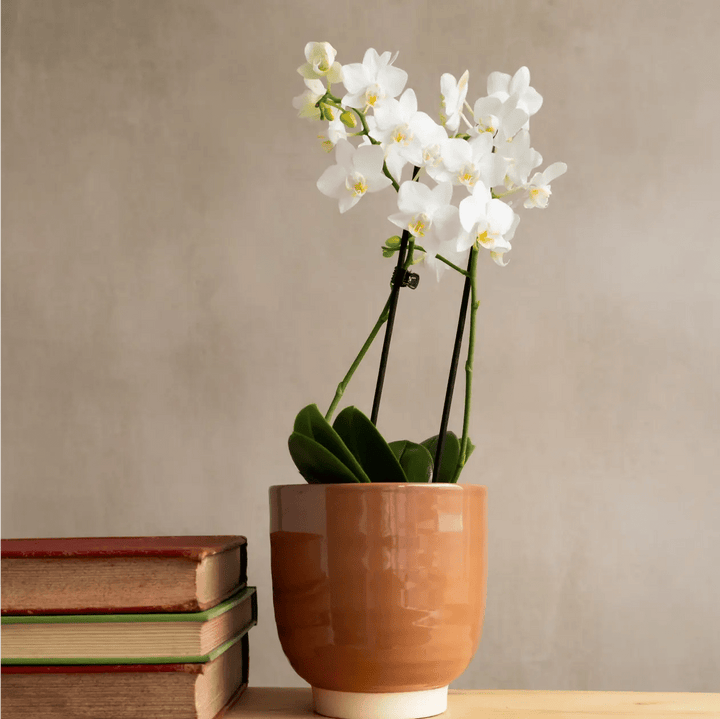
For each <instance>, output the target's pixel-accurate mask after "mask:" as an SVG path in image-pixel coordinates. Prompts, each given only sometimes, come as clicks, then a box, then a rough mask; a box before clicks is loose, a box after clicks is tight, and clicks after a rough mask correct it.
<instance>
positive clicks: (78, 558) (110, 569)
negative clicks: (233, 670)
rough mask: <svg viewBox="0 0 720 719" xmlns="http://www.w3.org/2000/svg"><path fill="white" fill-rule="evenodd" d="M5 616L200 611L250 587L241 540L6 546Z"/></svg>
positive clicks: (10, 542) (8, 542) (20, 542)
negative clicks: (246, 586) (248, 585)
mask: <svg viewBox="0 0 720 719" xmlns="http://www.w3.org/2000/svg"><path fill="white" fill-rule="evenodd" d="M1 544H2V562H1V564H2V614H4V615H7V614H102V613H121V612H128V613H138V612H197V611H202V610H205V609H209V608H210V607H214V606H215V605H217V604H219V603H220V602H222V601H224V600H225V599H227V598H228V597H230V596H232V595H233V594H235V593H236V592H237V591H238V590H239V589H240V588H242V587H243V586H245V585H246V583H247V540H246V538H245V537H240V536H226V535H224V536H188V537H81V538H65V539H3V540H2V543H1Z"/></svg>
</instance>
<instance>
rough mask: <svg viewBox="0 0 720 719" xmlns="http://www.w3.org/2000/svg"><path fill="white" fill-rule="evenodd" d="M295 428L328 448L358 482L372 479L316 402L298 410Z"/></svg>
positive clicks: (298, 432) (299, 432) (297, 431)
mask: <svg viewBox="0 0 720 719" xmlns="http://www.w3.org/2000/svg"><path fill="white" fill-rule="evenodd" d="M293 429H294V431H295V432H296V433H297V434H300V435H303V436H305V437H308V438H309V439H312V440H315V442H316V443H317V444H319V445H321V446H322V447H324V448H325V449H326V450H328V452H330V454H332V455H334V456H335V457H336V458H337V459H338V460H339V461H340V463H341V464H343V465H345V467H346V469H348V470H349V471H350V472H351V473H352V474H354V475H355V477H356V480H357V481H358V482H369V481H370V478H369V477H368V476H367V474H366V473H365V472H364V471H363V468H362V467H361V466H360V463H359V462H358V461H357V459H355V456H354V455H353V453H352V452H351V451H350V449H349V448H348V447H347V446H346V444H345V443H344V442H343V440H342V439H341V437H340V436H339V435H338V433H337V432H336V431H335V430H334V429H333V428H332V427H331V426H330V423H329V422H328V421H327V420H326V419H325V417H323V416H322V414H321V412H320V410H319V409H318V407H317V405H316V404H309V405H308V406H307V407H304V408H303V409H301V410H300V412H298V415H297V417H296V418H295V426H294V428H293ZM296 464H297V463H296ZM298 469H299V467H298ZM303 476H304V475H303Z"/></svg>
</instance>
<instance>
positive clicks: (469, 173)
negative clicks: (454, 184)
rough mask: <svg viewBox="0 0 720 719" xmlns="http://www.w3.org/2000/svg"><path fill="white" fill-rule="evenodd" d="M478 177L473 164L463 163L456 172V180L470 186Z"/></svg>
mask: <svg viewBox="0 0 720 719" xmlns="http://www.w3.org/2000/svg"><path fill="white" fill-rule="evenodd" d="M477 179H478V172H477V169H476V168H475V166H474V165H465V166H464V167H463V168H462V169H461V170H460V172H458V180H459V182H460V184H461V185H465V186H466V187H472V186H473V185H474V184H475V183H476V182H477Z"/></svg>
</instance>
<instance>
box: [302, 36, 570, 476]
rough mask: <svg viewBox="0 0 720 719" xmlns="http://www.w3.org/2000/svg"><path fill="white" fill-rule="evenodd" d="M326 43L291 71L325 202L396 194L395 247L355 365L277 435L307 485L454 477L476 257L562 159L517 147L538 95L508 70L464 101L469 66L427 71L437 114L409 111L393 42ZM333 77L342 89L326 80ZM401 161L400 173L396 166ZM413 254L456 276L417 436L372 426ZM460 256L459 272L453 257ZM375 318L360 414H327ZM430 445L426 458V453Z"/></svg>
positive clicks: (499, 252) (343, 204)
mask: <svg viewBox="0 0 720 719" xmlns="http://www.w3.org/2000/svg"><path fill="white" fill-rule="evenodd" d="M336 55H337V52H336V50H335V49H334V48H333V47H332V46H331V45H330V44H329V43H327V42H311V43H308V44H307V45H306V47H305V59H306V62H305V63H304V64H303V65H301V66H300V67H299V68H298V72H299V73H300V75H301V76H302V77H303V78H304V81H305V86H306V89H305V92H303V93H302V94H301V95H299V96H298V97H296V98H295V99H294V101H293V105H294V107H295V108H296V109H298V110H299V115H300V117H303V118H307V119H309V120H312V121H316V122H320V123H323V125H322V126H323V130H322V131H321V132H320V133H319V135H318V137H319V139H320V140H321V143H322V146H323V147H324V148H325V149H326V150H327V151H329V152H331V151H333V150H334V152H335V164H334V165H332V166H331V167H328V168H327V169H326V170H325V172H323V174H322V176H321V177H320V179H319V180H318V182H317V187H318V189H319V190H320V192H322V193H323V194H325V195H327V196H328V197H331V198H333V199H335V200H337V201H338V208H339V210H340V212H341V213H344V212H347V211H348V210H350V209H351V208H352V207H354V206H355V205H357V204H358V203H359V202H360V200H361V199H362V198H363V197H364V196H365V195H366V194H367V193H368V192H378V191H380V190H384V189H386V188H388V187H392V188H394V190H395V191H396V192H397V210H398V211H397V212H395V213H393V214H391V215H390V217H389V218H388V219H389V221H390V222H391V223H392V224H394V225H396V226H397V227H399V228H400V229H401V230H402V231H403V233H402V236H398V235H394V236H393V237H390V238H389V239H388V240H386V241H385V243H384V245H383V247H382V251H383V255H384V256H385V257H392V256H394V255H395V254H396V253H397V255H398V258H397V268H396V272H395V273H394V274H393V281H392V283H391V286H392V291H391V294H390V297H389V298H388V301H387V303H386V305H385V307H384V308H383V311H382V313H381V314H380V317H379V318H378V321H377V323H376V324H375V327H374V328H373V330H372V331H371V333H370V336H369V337H368V339H367V341H366V342H365V344H364V345H363V348H362V349H361V350H360V353H359V354H358V356H357V358H356V359H355V362H354V363H353V365H352V366H351V368H350V370H349V371H348V373H347V374H346V376H345V378H344V379H343V380H342V382H340V384H339V385H338V388H337V390H336V393H335V397H334V399H333V401H332V403H331V405H330V408H329V409H328V411H327V413H326V414H325V415H324V416H323V415H322V414H321V412H320V410H319V409H318V407H317V405H315V404H312V405H309V406H308V407H305V408H304V409H303V410H301V411H300V413H299V414H298V416H297V418H296V420H295V426H294V430H293V433H292V434H291V436H290V439H289V447H290V453H291V456H292V458H293V460H294V462H295V464H296V466H297V467H298V469H299V470H300V473H301V474H302V475H303V477H304V478H305V479H306V480H307V481H308V482H320V483H335V482H393V481H397V482H408V481H409V482H428V481H440V482H443V481H444V482H457V480H458V477H459V475H460V472H461V470H462V468H463V467H464V465H465V462H466V461H467V459H468V457H469V456H470V453H471V452H472V450H473V449H474V447H473V444H472V442H471V441H470V438H469V435H468V426H469V418H470V399H471V388H472V367H473V355H474V344H475V315H476V311H477V307H478V305H479V301H478V298H477V282H476V278H477V262H478V254H479V253H480V252H481V251H482V250H488V251H489V253H490V257H491V258H492V259H493V260H494V261H495V263H497V264H498V265H501V266H505V265H507V260H506V258H505V255H506V254H507V253H508V252H509V251H510V249H511V242H512V241H513V239H514V236H515V232H516V230H517V227H518V224H519V222H520V216H519V215H518V214H517V212H516V209H519V208H520V207H521V206H522V208H523V209H534V208H545V207H547V205H548V200H549V198H550V194H551V188H550V184H551V182H552V181H553V180H554V179H556V178H557V177H559V176H560V175H562V174H563V173H564V172H565V171H566V170H567V166H566V165H565V164H564V163H562V162H555V163H553V164H551V165H549V166H548V167H546V168H545V170H543V171H542V172H534V173H533V170H535V169H536V168H538V167H539V166H540V165H542V162H543V159H542V157H541V155H540V153H539V152H537V151H536V150H535V149H533V148H532V147H531V145H530V133H529V125H530V118H531V117H532V116H533V115H534V114H535V113H536V112H537V111H538V110H539V109H540V107H541V105H542V97H541V96H540V94H539V93H538V92H537V91H536V90H535V89H534V88H532V87H531V86H530V72H529V70H528V69H527V68H526V67H521V68H520V69H519V70H518V71H517V72H516V73H515V74H514V75H512V76H510V75H507V74H504V73H500V72H493V73H491V74H490V75H489V77H488V79H487V95H485V96H484V97H480V98H479V99H477V100H476V101H475V103H474V105H472V106H471V105H470V104H469V103H468V101H467V94H468V78H469V73H468V71H467V70H466V71H465V72H464V73H463V74H462V75H461V77H460V78H459V79H456V78H455V77H454V76H453V75H451V74H449V73H445V74H443V75H442V76H441V78H440V114H439V118H438V119H439V122H436V121H435V120H433V118H432V117H430V115H428V114H426V113H424V112H422V111H419V110H418V106H417V98H416V96H415V92H414V91H413V90H412V89H410V88H406V83H407V79H408V75H407V73H406V72H405V71H404V70H401V69H400V68H398V67H395V65H394V62H395V60H396V58H397V53H395V55H391V53H390V52H384V53H382V55H380V54H378V53H377V52H376V51H375V50H374V49H373V48H370V49H369V50H368V51H367V52H366V53H365V56H364V58H363V61H362V62H361V63H351V64H347V65H340V63H339V62H337V61H336ZM338 84H342V86H343V87H344V92H342V91H338V90H337V89H334V86H336V85H338ZM410 168H412V176H411V178H410V179H407V178H405V179H403V175H407V174H409V173H408V172H407V171H408V170H409V169H410ZM417 264H422V265H424V266H425V267H426V268H428V269H429V270H430V271H431V272H432V274H434V275H435V277H436V278H437V279H438V280H439V279H440V278H441V276H442V275H443V273H444V272H445V271H446V270H447V269H452V270H454V271H455V272H458V273H460V274H461V275H463V276H464V277H465V291H464V293H463V304H462V305H461V312H460V321H459V323H458V333H457V338H456V343H455V352H454V354H453V362H452V366H451V371H450V380H449V382H448V392H447V395H446V401H445V407H444V410H443V419H442V422H441V427H440V432H439V434H438V435H435V436H434V437H430V438H429V439H427V440H425V441H424V442H420V443H415V442H410V441H408V440H399V441H396V442H390V443H387V442H386V441H385V439H384V438H383V437H382V436H381V435H380V433H379V432H378V430H377V429H376V427H375V422H376V419H377V409H378V405H379V398H380V392H381V389H382V380H383V377H384V368H385V363H386V361H387V352H388V349H389V340H390V334H391V332H392V323H393V320H394V312H395V307H396V305H397V296H398V291H399V289H400V287H403V286H408V285H409V286H411V287H415V286H416V285H417V281H418V276H417V275H416V274H415V273H413V272H411V271H410V267H412V266H414V265H417ZM463 265H465V266H466V269H463V268H462V266H463ZM468 302H469V303H470V333H469V341H468V356H467V361H466V363H465V373H466V378H465V412H464V421H463V430H462V436H461V438H458V437H457V436H456V435H455V434H454V433H452V432H448V431H447V418H448V415H449V410H450V402H451V399H452V393H453V387H454V380H455V369H456V367H457V360H458V353H459V349H460V342H461V340H462V333H463V327H464V324H465V315H466V309H467V305H468ZM386 322H387V323H388V329H387V331H386V336H385V346H384V348H383V359H382V360H381V367H380V376H379V377H378V388H377V390H376V395H375V403H374V407H373V416H372V419H369V418H368V417H366V416H365V415H364V414H363V413H362V412H360V410H358V409H357V408H355V407H347V408H345V409H344V410H343V411H342V412H340V413H339V414H338V416H337V418H336V419H335V421H334V422H333V424H332V425H331V424H330V421H331V419H332V416H333V413H334V411H335V409H336V407H337V405H338V403H339V401H340V399H341V397H342V395H343V393H344V391H345V388H346V387H347V384H348V382H349V380H350V378H351V377H352V375H353V373H354V372H355V370H356V369H357V367H358V365H359V364H360V362H361V361H362V359H363V357H364V356H365V353H366V352H367V350H368V348H369V347H370V345H371V343H372V341H373V340H374V339H375V337H376V335H377V334H378V332H379V330H380V328H381V326H382V325H383V324H385V323H386ZM433 455H434V456H433Z"/></svg>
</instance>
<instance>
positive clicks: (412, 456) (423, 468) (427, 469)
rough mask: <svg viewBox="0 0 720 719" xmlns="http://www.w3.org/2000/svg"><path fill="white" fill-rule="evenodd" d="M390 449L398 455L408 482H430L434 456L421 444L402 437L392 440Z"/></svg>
mask: <svg viewBox="0 0 720 719" xmlns="http://www.w3.org/2000/svg"><path fill="white" fill-rule="evenodd" d="M390 449H391V450H392V451H393V454H394V455H395V456H396V457H397V459H398V462H400V466H401V467H402V468H403V471H404V472H405V476H406V477H407V481H408V482H429V481H430V477H431V476H432V468H433V458H432V455H431V454H430V452H428V450H427V449H426V448H425V447H423V446H422V445H421V444H417V443H416V442H410V441H409V440H407V439H401V440H398V441H397V442H390Z"/></svg>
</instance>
